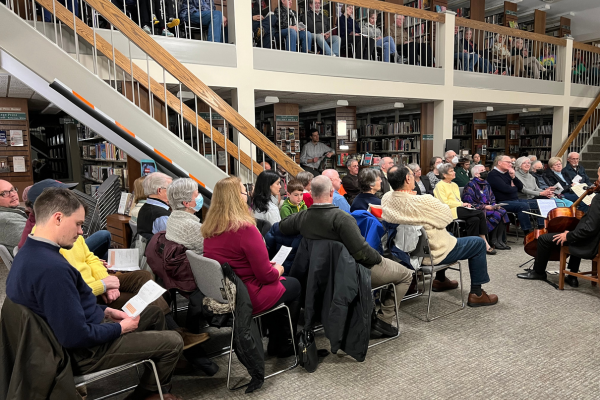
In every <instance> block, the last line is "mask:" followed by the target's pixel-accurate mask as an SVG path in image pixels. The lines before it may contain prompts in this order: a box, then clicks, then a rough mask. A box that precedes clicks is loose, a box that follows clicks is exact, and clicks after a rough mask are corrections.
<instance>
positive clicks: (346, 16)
mask: <svg viewBox="0 0 600 400" xmlns="http://www.w3.org/2000/svg"><path fill="white" fill-rule="evenodd" d="M353 17H354V6H353V5H349V4H344V5H342V15H341V16H340V18H339V21H338V28H339V32H340V38H341V39H342V48H343V49H345V50H346V51H345V52H344V51H343V50H342V51H341V55H342V56H345V57H351V58H362V59H363V60H370V59H371V58H373V57H372V56H371V55H372V54H374V53H375V40H374V39H369V37H368V36H367V35H363V34H362V33H361V30H360V24H359V22H358V21H355V20H354V18H353Z"/></svg>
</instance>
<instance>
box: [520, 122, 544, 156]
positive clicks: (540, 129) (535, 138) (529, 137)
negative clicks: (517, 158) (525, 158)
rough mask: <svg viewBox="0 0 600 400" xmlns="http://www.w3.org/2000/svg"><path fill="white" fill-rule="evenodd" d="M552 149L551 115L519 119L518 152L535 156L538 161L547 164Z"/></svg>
mask: <svg viewBox="0 0 600 400" xmlns="http://www.w3.org/2000/svg"><path fill="white" fill-rule="evenodd" d="M551 149H552V115H544V116H535V117H521V118H520V120H519V150H520V151H521V152H522V153H523V154H525V153H526V154H527V155H532V154H535V155H536V156H537V158H538V160H540V161H542V162H547V161H548V159H549V158H550V157H551Z"/></svg>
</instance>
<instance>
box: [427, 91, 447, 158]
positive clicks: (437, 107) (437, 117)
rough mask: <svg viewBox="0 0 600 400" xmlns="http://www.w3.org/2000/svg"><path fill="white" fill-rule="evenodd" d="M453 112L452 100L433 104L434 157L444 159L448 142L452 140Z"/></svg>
mask: <svg viewBox="0 0 600 400" xmlns="http://www.w3.org/2000/svg"><path fill="white" fill-rule="evenodd" d="M453 111H454V104H453V101H452V100H438V101H434V102H433V156H438V157H443V156H444V152H445V151H446V140H447V139H452V118H453V115H452V113H453ZM423 161H425V160H423Z"/></svg>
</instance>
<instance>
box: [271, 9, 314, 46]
mask: <svg viewBox="0 0 600 400" xmlns="http://www.w3.org/2000/svg"><path fill="white" fill-rule="evenodd" d="M273 13H274V14H275V16H276V21H275V22H274V24H275V28H274V32H279V34H280V35H281V39H285V40H286V50H287V51H298V49H297V48H296V43H297V42H298V38H300V51H301V52H302V53H307V52H309V51H311V49H312V34H311V33H310V32H308V31H306V30H304V29H302V28H300V27H299V26H298V15H296V11H294V10H292V0H280V5H279V7H277V8H276V9H275V11H273ZM274 35H275V37H278V36H279V35H277V33H274Z"/></svg>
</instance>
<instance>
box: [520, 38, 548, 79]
mask: <svg viewBox="0 0 600 400" xmlns="http://www.w3.org/2000/svg"><path fill="white" fill-rule="evenodd" d="M512 55H513V56H515V55H519V56H521V57H523V62H524V64H525V66H527V67H529V68H531V73H532V75H533V77H534V78H535V79H540V76H541V72H546V68H544V66H543V65H542V63H540V62H539V60H538V59H537V58H535V57H532V56H530V55H529V49H528V48H527V47H524V46H523V39H521V38H517V39H515V46H514V47H513V49H512Z"/></svg>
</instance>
